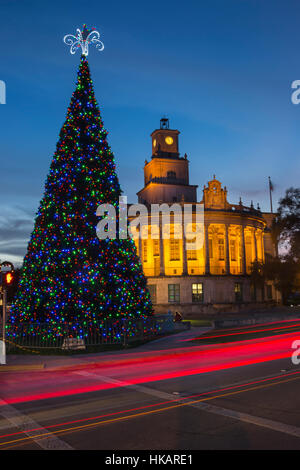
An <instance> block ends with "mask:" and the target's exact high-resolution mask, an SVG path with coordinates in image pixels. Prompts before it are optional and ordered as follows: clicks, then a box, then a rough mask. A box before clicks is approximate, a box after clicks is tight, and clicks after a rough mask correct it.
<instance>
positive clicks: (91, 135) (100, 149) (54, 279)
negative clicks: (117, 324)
mask: <svg viewBox="0 0 300 470" xmlns="http://www.w3.org/2000/svg"><path fill="white" fill-rule="evenodd" d="M106 136H107V132H106V131H105V129H104V127H103V123H102V120H101V116H100V111H99V107H98V104H97V102H96V99H95V96H94V91H93V84H92V80H91V77H90V71H89V66H88V61H87V57H86V55H84V54H83V55H82V56H81V62H80V66H79V71H78V80H77V86H76V89H75V92H74V93H73V96H72V98H71V103H70V106H69V108H68V112H67V118H66V121H65V123H64V125H63V127H62V129H61V132H60V138H59V141H58V143H57V148H56V152H55V154H54V157H53V160H52V163H51V167H50V173H49V175H48V177H47V181H46V185H45V192H44V196H43V199H42V201H41V203H40V207H39V210H38V213H37V217H36V220H35V226H34V230H33V233H32V235H31V240H30V242H29V245H28V250H27V254H26V256H25V259H24V267H23V273H22V278H21V281H20V285H19V289H18V293H17V296H16V299H15V301H14V304H13V306H12V309H11V315H10V322H11V323H12V324H15V325H17V324H20V322H31V323H32V322H33V323H34V322H36V323H37V324H38V323H40V322H47V323H48V324H49V327H50V326H53V328H54V330H55V329H56V327H55V325H59V324H62V323H64V322H72V325H75V326H76V325H80V324H82V322H84V323H88V324H91V323H97V322H99V320H103V319H108V318H132V319H134V318H146V317H147V316H148V315H151V313H152V305H151V301H150V295H149V292H148V289H147V286H146V279H145V276H144V274H143V272H142V266H141V263H140V260H139V258H138V256H137V253H136V248H135V244H134V241H133V240H132V239H130V238H128V239H125V240H120V239H119V238H116V239H114V240H109V239H106V240H99V239H98V237H97V234H96V226H97V223H98V222H99V217H97V215H96V210H97V207H98V206H99V205H100V204H103V203H110V204H112V205H113V206H114V207H117V205H118V202H119V196H120V195H121V189H120V185H119V181H118V177H117V175H116V170H115V162H114V156H113V153H112V151H111V149H110V147H109V146H108V143H107V140H106Z"/></svg>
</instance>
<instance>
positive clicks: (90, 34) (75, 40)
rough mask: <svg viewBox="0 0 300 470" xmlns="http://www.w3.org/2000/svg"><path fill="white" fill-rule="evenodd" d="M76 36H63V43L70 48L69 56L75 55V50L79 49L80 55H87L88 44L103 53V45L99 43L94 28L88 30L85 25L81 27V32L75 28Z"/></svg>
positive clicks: (98, 36)
mask: <svg viewBox="0 0 300 470" xmlns="http://www.w3.org/2000/svg"><path fill="white" fill-rule="evenodd" d="M76 32H77V36H73V35H72V34H67V35H66V36H64V43H65V44H67V45H68V46H71V47H70V52H71V54H75V52H76V51H77V49H78V48H79V47H81V50H82V54H83V55H85V56H87V55H88V53H89V44H94V45H95V46H96V49H98V51H99V52H100V51H103V49H104V44H103V42H102V41H100V39H99V38H100V34H99V32H98V31H96V30H95V28H92V29H89V28H87V26H86V24H84V25H83V29H82V31H81V30H80V29H79V28H77V30H76Z"/></svg>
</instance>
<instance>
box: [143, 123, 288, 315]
mask: <svg viewBox="0 0 300 470" xmlns="http://www.w3.org/2000/svg"><path fill="white" fill-rule="evenodd" d="M151 138H152V157H151V160H150V161H147V160H146V161H145V166H144V187H143V188H142V189H141V190H140V191H139V192H138V193H137V195H138V201H139V203H142V204H144V205H145V206H146V207H149V209H150V207H151V204H163V203H166V204H168V205H169V206H172V205H173V204H176V203H177V204H178V203H179V204H181V205H182V206H183V205H187V204H189V205H191V206H192V208H191V210H192V213H194V212H195V211H196V203H197V186H196V185H191V184H190V183H189V161H188V159H187V156H186V155H184V156H183V157H181V156H180V154H179V151H178V148H179V146H178V140H179V131H178V130H172V129H169V121H168V119H161V121H160V129H157V130H155V131H154V132H152V134H151ZM199 202H202V203H203V207H204V233H203V239H204V243H203V244H202V246H201V248H200V249H194V250H189V249H187V243H186V239H185V237H184V236H183V237H181V238H180V239H179V238H176V236H175V233H176V231H177V230H178V227H176V223H175V222H174V223H172V218H171V224H170V225H171V227H170V239H163V237H162V227H161V225H162V222H161V220H162V218H160V219H159V222H158V225H159V227H157V229H158V233H159V235H158V239H152V238H151V237H150V231H151V226H149V238H148V239H141V238H139V239H138V240H136V241H135V243H136V247H137V251H138V254H139V256H140V259H141V262H142V265H143V270H144V273H145V275H146V277H147V280H148V286H149V290H150V294H151V297H152V301H153V305H154V309H155V312H156V313H166V312H167V311H168V310H171V311H173V312H174V311H176V310H178V311H180V312H181V313H183V314H184V316H185V317H187V316H188V315H189V314H193V315H195V314H198V313H199V314H201V313H216V312H226V311H228V312H235V311H239V310H242V309H247V308H257V307H265V306H266V305H268V304H269V305H270V304H274V302H279V301H280V296H279V293H278V291H276V289H275V288H274V285H273V284H272V282H267V283H266V285H265V286H264V287H263V288H262V287H259V288H258V287H257V286H255V285H254V284H253V283H252V282H251V278H250V274H251V266H252V263H253V262H254V261H255V260H257V261H259V262H264V260H265V256H266V254H267V253H268V254H270V255H273V256H274V255H275V253H276V251H275V246H274V244H273V242H272V238H271V231H270V226H271V223H272V219H273V214H272V213H262V212H261V211H260V208H259V206H258V207H257V208H254V207H253V204H252V203H251V206H250V207H246V206H244V205H243V204H242V201H241V199H240V201H239V203H238V204H231V203H229V202H228V199H227V189H226V187H222V184H221V182H220V181H219V180H218V179H217V178H216V177H215V176H213V178H212V180H211V181H209V182H208V184H207V186H204V188H203V197H202V200H201V201H199ZM174 220H175V219H174ZM149 224H151V220H150V218H149ZM181 229H182V233H184V230H183V227H182V228H181Z"/></svg>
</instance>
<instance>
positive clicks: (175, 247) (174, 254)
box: [170, 238, 180, 261]
mask: <svg viewBox="0 0 300 470" xmlns="http://www.w3.org/2000/svg"><path fill="white" fill-rule="evenodd" d="M179 241H180V240H175V239H172V238H171V239H170V261H178V260H180V251H179V250H180V245H179Z"/></svg>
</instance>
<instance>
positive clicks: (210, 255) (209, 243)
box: [208, 238, 214, 258]
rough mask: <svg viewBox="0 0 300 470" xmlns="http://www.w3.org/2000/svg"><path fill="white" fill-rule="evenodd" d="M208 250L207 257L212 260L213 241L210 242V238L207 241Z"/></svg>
mask: <svg viewBox="0 0 300 470" xmlns="http://www.w3.org/2000/svg"><path fill="white" fill-rule="evenodd" d="M208 249H209V257H210V258H213V257H214V255H213V241H212V238H209V240H208Z"/></svg>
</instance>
